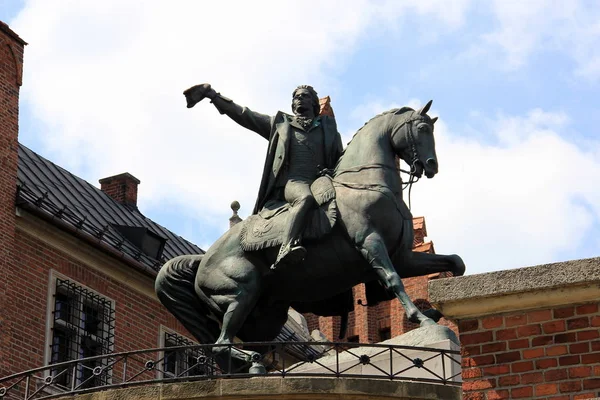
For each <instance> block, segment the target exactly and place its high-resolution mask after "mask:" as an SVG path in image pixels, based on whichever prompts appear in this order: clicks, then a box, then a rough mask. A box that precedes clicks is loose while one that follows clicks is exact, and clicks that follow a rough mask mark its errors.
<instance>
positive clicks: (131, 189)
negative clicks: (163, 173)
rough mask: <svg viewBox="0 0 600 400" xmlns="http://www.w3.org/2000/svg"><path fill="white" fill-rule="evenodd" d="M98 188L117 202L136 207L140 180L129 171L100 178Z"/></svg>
mask: <svg viewBox="0 0 600 400" xmlns="http://www.w3.org/2000/svg"><path fill="white" fill-rule="evenodd" d="M99 182H100V189H101V190H102V191H103V192H104V193H106V194H107V195H109V196H110V197H112V198H113V199H114V200H116V201H117V202H119V203H121V204H124V205H127V206H133V207H136V208H137V194H138V185H139V184H140V180H139V179H137V178H136V177H135V176H133V175H131V174H130V173H129V172H125V173H122V174H119V175H114V176H109V177H108V178H102V179H100V181H99Z"/></svg>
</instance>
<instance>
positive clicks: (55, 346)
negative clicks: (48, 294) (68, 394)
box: [50, 278, 115, 388]
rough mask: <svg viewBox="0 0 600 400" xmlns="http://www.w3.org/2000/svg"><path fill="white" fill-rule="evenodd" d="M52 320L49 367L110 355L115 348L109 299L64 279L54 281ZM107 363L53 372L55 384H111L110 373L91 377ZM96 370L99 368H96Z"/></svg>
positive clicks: (111, 304) (113, 316) (83, 363)
mask: <svg viewBox="0 0 600 400" xmlns="http://www.w3.org/2000/svg"><path fill="white" fill-rule="evenodd" d="M53 301H54V307H53V310H52V320H51V322H52V323H51V335H52V336H51V341H50V364H57V363H61V362H66V361H72V360H78V359H82V358H88V357H93V356H98V355H103V354H109V353H110V352H111V351H112V349H113V346H114V329H115V309H114V304H113V302H112V301H111V300H109V299H106V298H104V297H102V296H100V295H98V294H96V293H95V292H92V291H91V290H89V289H86V288H84V287H82V286H80V285H78V284H77V283H74V282H71V281H69V280H67V279H61V278H56V287H55V290H54V296H53ZM107 364H108V360H90V361H84V362H82V363H80V364H79V365H77V368H75V369H73V367H72V366H71V367H68V368H60V367H59V368H56V369H53V370H52V375H53V376H54V382H55V384H57V385H61V386H64V387H67V388H70V387H80V388H88V387H94V386H99V385H104V384H108V383H110V382H109V381H110V372H109V371H106V372H104V373H100V374H96V375H95V374H94V369H95V368H97V367H99V368H102V367H104V366H106V365H107ZM97 371H98V369H97Z"/></svg>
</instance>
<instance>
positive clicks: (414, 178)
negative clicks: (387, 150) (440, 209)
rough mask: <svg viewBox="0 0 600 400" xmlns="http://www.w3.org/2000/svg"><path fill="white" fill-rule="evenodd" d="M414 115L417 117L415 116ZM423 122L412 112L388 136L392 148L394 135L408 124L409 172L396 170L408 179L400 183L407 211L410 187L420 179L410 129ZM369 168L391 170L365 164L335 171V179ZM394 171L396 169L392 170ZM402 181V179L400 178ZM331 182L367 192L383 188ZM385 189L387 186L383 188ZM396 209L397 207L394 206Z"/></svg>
mask: <svg viewBox="0 0 600 400" xmlns="http://www.w3.org/2000/svg"><path fill="white" fill-rule="evenodd" d="M415 114H416V115H417V116H415ZM422 120H424V118H423V117H422V116H421V115H419V113H418V112H416V111H413V115H412V116H411V117H410V118H408V119H406V120H405V121H403V122H402V123H401V124H400V125H399V126H398V127H397V128H396V129H395V130H394V131H393V132H392V134H391V135H390V141H391V143H392V148H393V147H394V146H393V143H394V137H395V135H396V134H397V133H398V131H400V129H402V127H403V126H404V125H406V124H408V127H407V129H406V132H405V135H406V141H407V142H408V144H409V146H410V152H411V155H412V159H411V161H410V164H409V165H410V171H406V170H403V169H402V168H398V170H400V172H403V173H405V174H408V175H409V178H408V182H406V183H402V185H403V187H402V190H404V189H406V188H407V187H408V209H409V210H410V208H411V191H412V185H413V184H414V183H417V182H418V181H419V179H420V177H418V176H416V171H417V165H416V164H417V162H419V152H418V151H417V145H416V140H415V136H414V134H413V128H412V123H413V122H414V121H422ZM371 168H391V167H390V166H388V165H384V164H367V165H359V166H356V167H353V168H348V169H344V170H336V177H338V176H340V175H342V174H345V173H347V172H360V171H362V170H365V169H371ZM394 169H396V168H394ZM400 179H402V178H400ZM333 181H334V182H335V183H336V184H339V185H342V186H346V187H350V188H354V189H367V190H377V191H381V190H380V189H381V188H382V187H384V185H380V184H368V183H367V184H358V183H352V184H349V183H343V182H340V181H337V180H336V179H333ZM385 188H387V186H386V187H385ZM396 208H398V205H396ZM398 209H399V208H398Z"/></svg>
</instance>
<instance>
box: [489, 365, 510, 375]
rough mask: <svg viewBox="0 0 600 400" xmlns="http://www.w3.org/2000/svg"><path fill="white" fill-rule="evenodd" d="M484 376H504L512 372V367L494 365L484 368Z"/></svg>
mask: <svg viewBox="0 0 600 400" xmlns="http://www.w3.org/2000/svg"><path fill="white" fill-rule="evenodd" d="M482 370H483V375H484V376H488V375H504V374H508V373H509V372H510V367H509V366H508V365H493V366H491V367H485V368H482Z"/></svg>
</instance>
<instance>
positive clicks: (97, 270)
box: [0, 22, 202, 386]
mask: <svg viewBox="0 0 600 400" xmlns="http://www.w3.org/2000/svg"><path fill="white" fill-rule="evenodd" d="M25 45H26V43H25V42H24V41H23V40H22V39H21V38H20V37H19V36H18V35H17V34H16V33H14V32H13V31H12V30H11V29H10V28H9V27H8V26H7V25H6V24H4V23H1V22H0V89H1V90H0V168H1V171H0V232H1V233H0V252H1V254H0V376H7V375H11V374H13V373H17V372H21V371H24V370H28V369H32V368H36V367H40V366H42V365H49V364H55V363H58V362H63V361H68V360H72V359H78V358H84V357H89V356H94V355H100V354H108V353H112V352H121V351H129V350H134V349H143V348H155V347H162V346H169V345H178V344H191V343H192V340H191V339H190V335H189V334H188V333H187V332H186V331H185V329H184V328H183V327H182V326H181V325H180V324H179V323H178V322H177V321H176V320H175V318H174V317H173V316H171V315H170V314H169V313H168V312H167V311H166V309H165V308H164V307H162V305H161V304H160V303H159V301H158V299H157V298H156V295H155V294H154V276H155V274H156V271H157V269H158V268H159V267H160V265H161V264H162V262H163V261H164V260H165V259H167V258H170V257H173V256H176V255H180V254H198V253H202V250H201V249H200V248H198V247H197V246H195V245H193V244H192V243H190V242H188V241H186V240H185V239H183V238H181V237H179V236H178V235H175V234H174V233H172V232H170V231H169V230H168V229H166V228H164V227H162V226H160V225H159V224H156V223H155V222H153V221H151V220H149V219H147V218H146V217H144V216H143V215H142V214H141V213H140V212H139V210H138V209H137V206H136V201H137V188H138V184H139V181H138V180H137V179H135V178H134V177H133V176H131V175H129V174H122V175H119V176H116V177H111V178H107V179H104V180H102V181H101V184H102V190H100V189H97V188H96V187H94V186H92V185H90V184H89V183H87V182H85V181H84V180H82V179H80V178H78V177H76V176H74V175H72V174H70V173H69V172H68V171H65V170H64V169H62V168H60V167H58V166H57V165H55V164H53V163H52V162H50V161H48V160H46V159H45V158H43V157H41V156H40V155H38V154H36V153H35V152H33V151H31V150H30V149H28V148H27V147H25V146H23V145H21V144H20V143H19V142H18V132H19V127H18V115H19V88H20V86H21V77H22V71H23V50H24V46H25ZM166 356H167V357H165V359H164V360H163V362H164V363H165V365H164V366H163V367H164V368H162V369H163V370H164V371H165V373H176V372H177V370H178V369H181V368H183V366H184V361H185V360H183V359H181V356H180V355H179V356H177V357H175V356H173V357H169V355H168V354H167V355H166ZM93 367H94V365H89V368H82V369H80V370H78V371H76V372H75V374H73V373H68V374H63V375H62V376H61V377H60V378H59V379H60V381H59V382H58V383H59V384H63V385H67V386H68V385H70V384H71V383H72V382H73V381H75V382H77V381H82V380H84V379H85V378H86V377H87V376H89V374H90V373H91V369H92V368H93Z"/></svg>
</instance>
